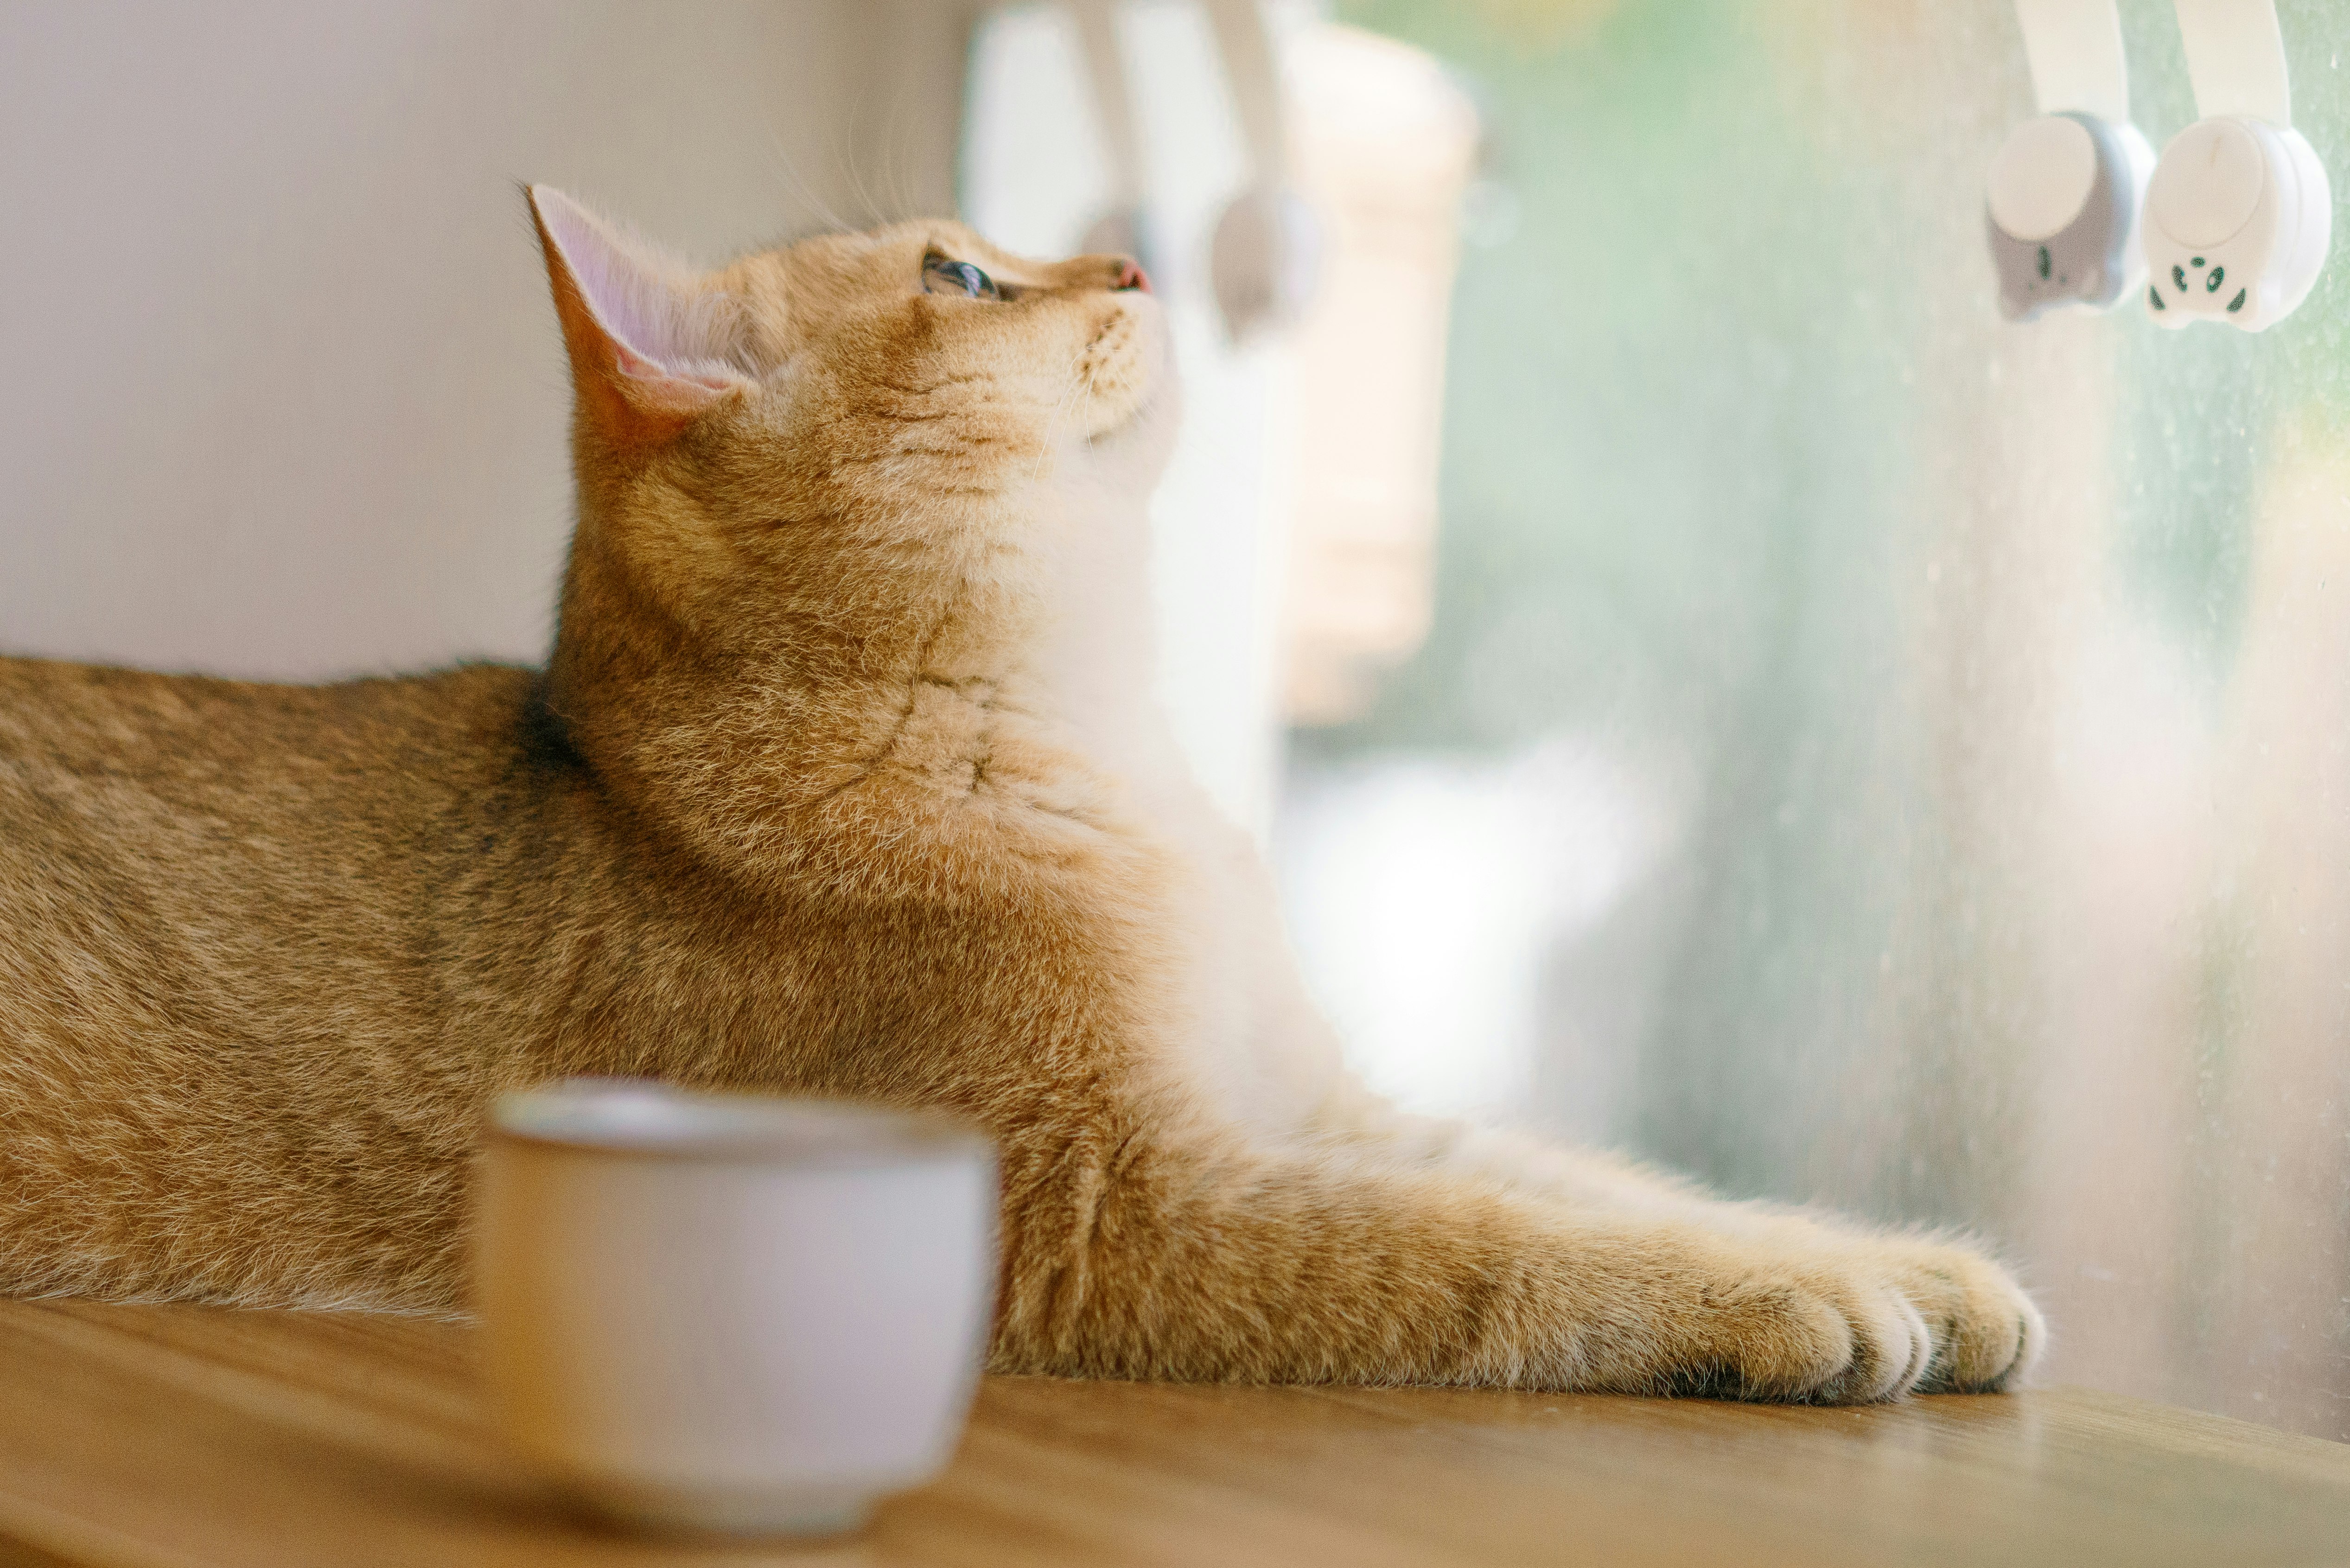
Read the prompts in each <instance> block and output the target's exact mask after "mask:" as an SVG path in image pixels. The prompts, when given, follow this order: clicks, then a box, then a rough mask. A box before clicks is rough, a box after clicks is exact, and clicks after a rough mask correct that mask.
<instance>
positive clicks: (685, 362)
mask: <svg viewBox="0 0 2350 1568" xmlns="http://www.w3.org/2000/svg"><path fill="white" fill-rule="evenodd" d="M530 205H531V213H532V214H533V216H534V217H535V218H536V221H537V223H538V233H539V239H540V241H541V243H542V244H544V245H545V246H546V265H547V274H548V281H549V283H550V284H551V285H552V286H553V287H554V290H555V306H556V315H557V316H558V317H561V319H562V323H563V336H564V339H565V342H566V343H567V345H568V347H569V348H570V350H571V364H572V372H573V378H574V379H575V381H576V382H577V387H578V391H579V397H580V400H581V401H582V403H583V404H584V405H586V406H587V409H588V410H589V411H590V412H592V413H593V414H594V415H595V416H596V419H597V421H598V423H599V424H600V425H602V426H603V427H604V428H605V431H606V433H607V434H608V436H609V437H611V438H612V439H613V440H615V441H619V442H621V443H622V444H627V445H636V444H642V443H645V442H649V441H663V440H667V439H668V438H669V437H670V436H672V435H674V434H676V433H677V431H679V430H681V429H682V428H683V427H684V426H685V425H686V424H688V423H690V422H691V421H692V420H694V419H695V418H697V417H698V416H700V415H701V414H702V413H703V412H705V411H706V410H709V409H710V408H711V407H712V405H713V404H715V403H717V402H718V401H719V400H722V399H723V398H725V397H726V396H728V395H729V394H730V393H732V392H734V391H736V390H737V389H740V388H741V387H742V386H743V384H744V381H743V378H741V377H739V376H734V375H730V374H727V373H725V371H724V370H723V367H713V366H712V365H710V364H709V363H708V360H709V359H710V358H712V355H711V353H710V347H709V345H707V344H705V343H703V342H701V341H699V340H697V329H698V328H699V327H700V325H701V323H702V321H704V320H706V317H705V316H702V315H700V314H698V313H697V311H696V309H695V305H696V302H695V301H694V300H693V299H691V297H690V296H688V295H687V294H686V292H685V291H684V290H683V289H682V288H681V286H680V284H679V282H678V281H677V278H676V276H675V274H674V271H673V269H671V267H670V266H668V265H664V264H663V263H662V262H661V261H660V259H659V258H658V257H654V256H649V255H646V254H641V253H640V252H639V251H638V250H637V249H636V248H635V247H634V246H633V245H631V244H630V243H629V241H628V240H627V239H625V238H624V237H622V236H621V235H619V234H616V233H615V232H614V231H613V230H611V229H610V228H608V226H606V225H605V224H604V223H602V222H601V221H599V220H598V218H597V217H596V215H595V214H594V213H590V212H588V211H587V208H585V207H582V206H581V205H580V204H579V203H578V202H574V201H573V200H572V199H571V198H570V197H568V196H567V195H565V194H564V193H563V192H560V191H557V190H555V189H554V188H553V187H551V186H546V185H534V186H532V187H531V188H530ZM697 361H700V362H699V363H698V362H697Z"/></svg>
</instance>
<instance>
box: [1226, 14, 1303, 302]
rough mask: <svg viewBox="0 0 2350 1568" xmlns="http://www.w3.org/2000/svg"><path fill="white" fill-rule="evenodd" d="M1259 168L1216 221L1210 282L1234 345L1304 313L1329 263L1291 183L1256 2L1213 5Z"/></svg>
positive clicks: (1277, 82) (1268, 43) (1275, 81)
mask: <svg viewBox="0 0 2350 1568" xmlns="http://www.w3.org/2000/svg"><path fill="white" fill-rule="evenodd" d="M1206 5H1207V9H1208V20H1209V21H1210V22H1211V24H1212V25H1213V26H1214V28H1215V33H1216V47H1217V48H1218V50H1219V51H1220V52H1221V53H1222V56H1223V61H1224V76H1225V78H1226V79H1227V80H1228V81H1229V82H1230V83H1231V84H1232V102H1233V105H1234V106H1235V107H1236V108H1237V109H1238V110H1239V111H1240V119H1241V130H1242V134H1243V137H1244V138H1245V140H1247V143H1248V150H1249V161H1250V162H1251V164H1252V165H1253V178H1252V180H1251V182H1250V184H1249V188H1248V189H1247V190H1245V191H1243V192H1241V193H1240V194H1239V195H1238V196H1236V197H1234V198H1233V199H1232V202H1231V204H1230V205H1229V206H1227V207H1226V208H1225V209H1224V213H1223V216H1222V217H1221V218H1219V219H1218V220H1217V221H1216V233H1215V237H1214V239H1213V240H1212V241H1211V243H1210V245H1209V250H1208V269H1209V280H1210V282H1211V284H1212V285H1213V286H1214V288H1215V294H1216V306H1217V308H1218V309H1219V310H1221V311H1222V313H1223V317H1224V331H1225V332H1226V334H1228V335H1229V336H1230V337H1232V341H1234V342H1235V343H1239V342H1245V341H1247V340H1248V339H1249V338H1251V337H1255V336H1257V335H1258V334H1260V333H1263V332H1267V331H1273V330H1277V329H1278V328H1280V327H1286V326H1288V325H1289V324H1290V323H1292V322H1294V321H1295V320H1296V319H1297V317H1299V316H1300V315H1302V314H1304V312H1305V303H1306V301H1307V300H1308V299H1309V298H1310V297H1312V296H1313V292H1314V279H1315V273H1316V272H1317V271H1318V270H1319V266H1320V263H1321V258H1322V244H1321V225H1320V223H1318V222H1317V221H1316V220H1315V216H1314V210H1313V208H1312V207H1310V206H1309V205H1308V204H1307V203H1306V202H1305V198H1304V197H1302V196H1300V195H1298V194H1297V192H1295V191H1294V190H1292V189H1291V188H1290V186H1289V180H1288V164H1289V146H1288V138H1287V134H1286V131H1285V130H1284V126H1283V117H1282V100H1281V78H1280V75H1279V73H1278V71H1277V70H1276V69H1275V67H1274V58H1273V40H1272V38H1271V37H1270V36H1268V35H1267V33H1266V31H1265V25H1264V16H1263V12H1262V11H1261V10H1259V8H1258V5H1257V0H1206Z"/></svg>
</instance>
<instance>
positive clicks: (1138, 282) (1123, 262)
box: [1110, 256, 1150, 294]
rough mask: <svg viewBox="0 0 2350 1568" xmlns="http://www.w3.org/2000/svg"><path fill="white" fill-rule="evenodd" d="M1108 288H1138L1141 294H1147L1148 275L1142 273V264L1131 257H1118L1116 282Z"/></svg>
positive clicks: (1148, 287) (1148, 285) (1148, 288)
mask: <svg viewBox="0 0 2350 1568" xmlns="http://www.w3.org/2000/svg"><path fill="white" fill-rule="evenodd" d="M1110 286H1111V287H1112V288H1114V289H1120V290H1124V289H1129V288H1139V289H1140V290H1141V291H1142V292H1143V293H1145V294H1149V292H1150V275H1149V273H1147V272H1145V271H1143V270H1142V264H1141V263H1140V262H1139V261H1136V260H1135V259H1134V258H1133V257H1131V256H1120V257H1118V281H1117V282H1116V283H1114V284H1112V285H1110Z"/></svg>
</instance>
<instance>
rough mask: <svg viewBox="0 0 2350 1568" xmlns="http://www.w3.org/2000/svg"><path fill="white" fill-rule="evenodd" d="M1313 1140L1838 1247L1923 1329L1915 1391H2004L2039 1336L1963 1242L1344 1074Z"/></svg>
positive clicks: (2027, 1303) (1586, 1202) (2024, 1370)
mask: <svg viewBox="0 0 2350 1568" xmlns="http://www.w3.org/2000/svg"><path fill="white" fill-rule="evenodd" d="M1319 1130H1320V1131H1321V1133H1322V1136H1324V1137H1331V1138H1335V1139H1336V1140H1338V1141H1339V1142H1341V1143H1343V1144H1345V1145H1347V1146H1350V1147H1356V1148H1358V1149H1363V1150H1366V1151H1376V1153H1377V1156H1378V1157H1379V1158H1388V1159H1391V1160H1394V1161H1396V1162H1398V1163H1399V1164H1401V1165H1403V1166H1405V1167H1407V1168H1433V1169H1444V1170H1451V1171H1457V1172H1460V1173H1461V1174H1463V1175H1471V1176H1475V1177H1479V1178H1482V1179H1488V1180H1492V1181H1494V1182H1497V1183H1499V1184H1501V1185H1503V1186H1504V1187H1506V1188H1508V1189H1511V1190H1513V1191H1518V1192H1523V1193H1525V1194H1527V1195H1528V1196H1530V1197H1534V1198H1538V1199H1542V1200H1544V1201H1546V1202H1552V1203H1556V1204H1559V1205H1561V1206H1563V1207H1565V1208H1568V1209H1572V1210H1577V1211H1583V1212H1599V1213H1615V1214H1622V1215H1627V1216H1644V1217H1650V1218H1655V1219H1659V1220H1665V1219H1669V1220H1677V1221H1679V1222H1681V1223H1684V1224H1690V1225H1695V1226H1700V1227H1702V1228H1704V1229H1706V1230H1709V1231H1715V1232H1717V1233H1720V1234H1721V1235H1724V1236H1730V1237H1735V1238H1738V1239H1740V1240H1742V1241H1748V1242H1751V1243H1752V1244H1753V1245H1755V1246H1758V1247H1761V1248H1764V1249H1767V1250H1770V1251H1774V1252H1778V1253H1782V1254H1784V1255H1787V1256H1790V1257H1794V1256H1804V1255H1811V1254H1815V1253H1821V1252H1840V1253H1844V1254H1846V1255H1848V1256H1850V1257H1851V1258H1853V1259H1854V1260H1856V1265H1855V1266H1857V1267H1861V1268H1865V1269H1867V1270H1871V1271H1874V1272H1877V1273H1878V1274H1880V1275H1881V1276H1883V1277H1884V1278H1886V1279H1887V1280H1889V1281H1892V1282H1894V1283H1895V1285H1896V1287H1897V1288H1898V1289H1899V1290H1900V1291H1901V1292H1902V1293H1903V1294H1904V1295H1905V1296H1906V1297H1907V1298H1908V1300H1909V1301H1910V1302H1911V1303H1913V1304H1914V1305H1915V1306H1916V1307H1917V1308H1918V1312H1919V1313H1920V1314H1922V1315H1923V1316H1924V1317H1925V1319H1926V1321H1927V1323H1928V1324H1929V1327H1930V1328H1931V1330H1932V1334H1933V1338H1934V1342H1935V1345H1936V1353H1935V1355H1934V1357H1933V1359H1932V1361H1931V1363H1930V1364H1929V1366H1928V1367H1927V1369H1926V1372H1925V1374H1924V1376H1923V1377H1922V1379H1921V1380H1920V1383H1919V1385H1918V1386H1919V1388H1920V1390H1921V1391H1924V1392H1929V1393H1930V1392H1942V1391H1950V1390H1971V1389H1985V1388H1998V1387H2006V1386H2013V1385H2014V1384H2015V1383H2017V1382H2019V1381H2021V1380H2022V1378H2023V1377H2024V1376H2028V1375H2029V1373H2030V1371H2031V1368H2032V1366H2033V1363H2034V1362H2036V1361H2037V1360H2038V1358H2039V1355H2040V1353H2041V1351H2042V1349H2043V1346H2044V1345H2045V1343H2046V1340H2047V1326H2046V1324H2045V1321H2044V1320H2043V1318H2042V1316H2041V1314H2040V1312H2039V1309H2038V1308H2037V1307H2035V1306H2034V1305H2033V1303H2032V1300H2031V1298H2030V1297H2029V1296H2028V1295H2026V1294H2025V1293H2024V1292H2023V1289H2022V1286H2021V1285H2019V1284H2018V1283H2017V1282H2016V1280H2015V1278H2014V1276H2013V1274H2012V1273H2011V1272H2009V1271H2008V1270H2007V1269H2006V1268H2004V1267H2003V1266H2002V1265H2001V1264H2000V1263H1999V1262H1997V1261H1996V1260H1995V1259H1993V1258H1992V1257H1991V1255H1990V1254H1989V1252H1988V1251H1986V1250H1984V1249H1983V1248H1981V1247H1980V1246H1978V1245H1975V1244H1973V1243H1971V1242H1970V1241H1963V1240H1955V1239H1949V1238H1939V1237H1935V1236H1930V1235H1922V1234H1914V1233H1903V1232H1898V1231H1882V1230H1878V1229H1875V1228H1871V1227H1868V1226H1865V1225H1862V1224H1860V1223H1858V1222H1856V1221H1853V1220H1846V1219H1844V1218H1842V1217H1841V1216H1837V1215H1835V1214H1831V1213H1827V1212H1824V1211H1821V1210H1812V1209H1797V1208H1793V1207H1788V1206H1783V1205H1775V1204H1769V1203H1759V1202H1739V1203H1733V1202H1728V1201H1724V1200H1723V1199H1719V1198H1716V1197H1714V1196H1713V1195H1711V1193H1708V1192H1707V1191H1705V1190H1704V1189H1702V1188H1700V1187H1699V1186H1698V1185H1697V1184H1695V1183H1694V1182H1690V1181H1687V1180H1684V1179H1680V1178H1678V1177H1675V1176H1672V1175H1669V1174H1668V1173H1666V1172H1662V1171H1659V1170H1655V1169H1652V1168H1648V1167H1645V1166H1642V1165H1639V1164H1637V1163H1635V1162H1634V1161H1631V1160H1628V1159H1625V1158H1621V1157H1619V1156H1617V1155H1613V1154H1607V1153H1604V1152H1600V1151H1596V1150H1590V1149H1577V1148H1570V1147H1562V1146H1560V1145H1556V1144H1552V1143H1548V1142H1546V1141H1544V1140H1543V1139H1540V1138H1537V1137H1532V1136H1530V1135H1528V1134H1525V1133H1523V1132H1519V1131H1516V1130H1514V1129H1512V1128H1506V1127H1484V1126H1481V1125H1479V1124H1477V1123H1474V1122H1470V1121H1466V1120H1462V1119H1459V1118H1451V1117H1436V1116H1414V1115H1411V1114H1409V1113H1408V1112H1404V1111H1401V1110H1399V1109H1398V1108H1397V1107H1395V1106H1393V1105H1392V1104H1391V1103H1389V1102H1388V1101H1387V1100H1385V1099H1383V1098H1381V1097H1379V1096H1376V1095H1373V1094H1371V1093H1370V1092H1369V1091H1368V1090H1367V1089H1365V1088H1363V1087H1361V1086H1360V1085H1358V1084H1356V1083H1355V1082H1353V1081H1352V1079H1351V1078H1349V1079H1347V1081H1346V1082H1344V1083H1343V1084H1342V1085H1340V1087H1339V1089H1338V1092H1337V1093H1336V1094H1335V1095H1334V1096H1332V1098H1331V1100H1330V1101H1329V1102H1328V1103H1327V1104H1326V1108H1325V1111H1324V1114H1323V1116H1322V1119H1321V1122H1320V1129H1319Z"/></svg>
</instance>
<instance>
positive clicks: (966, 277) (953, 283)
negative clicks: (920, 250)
mask: <svg viewBox="0 0 2350 1568" xmlns="http://www.w3.org/2000/svg"><path fill="white" fill-rule="evenodd" d="M922 292H923V293H924V294H960V295H962V296H965V297H967V298H971V299H1002V298H1003V290H1002V289H1000V288H998V287H996V286H995V280H994V279H993V278H992V277H990V276H988V275H986V274H985V273H983V272H982V271H980V270H979V268H977V267H975V266H973V265H971V263H969V262H967V261H956V260H954V259H953V258H952V257H951V256H942V255H941V254H939V253H938V252H936V251H932V252H931V254H928V255H926V256H924V257H923V258H922Z"/></svg>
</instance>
